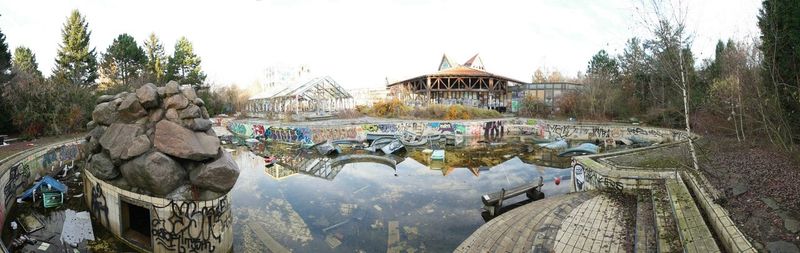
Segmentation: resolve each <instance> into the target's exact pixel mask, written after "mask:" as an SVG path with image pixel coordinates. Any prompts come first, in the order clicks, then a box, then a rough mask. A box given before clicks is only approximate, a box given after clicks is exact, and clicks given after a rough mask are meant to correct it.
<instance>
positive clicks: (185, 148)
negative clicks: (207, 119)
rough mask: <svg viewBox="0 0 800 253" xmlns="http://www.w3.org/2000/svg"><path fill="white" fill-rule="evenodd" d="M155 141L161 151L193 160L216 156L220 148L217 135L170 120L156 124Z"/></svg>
mask: <svg viewBox="0 0 800 253" xmlns="http://www.w3.org/2000/svg"><path fill="white" fill-rule="evenodd" d="M154 142H155V147H156V149H157V150H158V151H160V152H163V153H165V154H168V155H171V156H174V157H179V158H183V159H189V160H193V161H203V160H207V159H210V158H215V157H216V156H217V151H218V149H219V139H218V138H217V136H214V135H208V134H206V133H204V132H194V131H192V130H189V129H186V128H183V127H182V126H181V125H179V124H177V123H175V122H172V121H168V120H162V121H159V122H158V124H156V132H155V139H154Z"/></svg>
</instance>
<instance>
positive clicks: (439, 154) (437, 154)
mask: <svg viewBox="0 0 800 253" xmlns="http://www.w3.org/2000/svg"><path fill="white" fill-rule="evenodd" d="M431 160H434V161H436V160H439V161H444V149H437V150H434V151H433V152H432V153H431Z"/></svg>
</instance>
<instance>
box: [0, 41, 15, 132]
mask: <svg viewBox="0 0 800 253" xmlns="http://www.w3.org/2000/svg"><path fill="white" fill-rule="evenodd" d="M11 77H12V75H11V52H9V51H8V44H6V35H5V34H3V31H2V30H0V132H9V131H11V130H12V129H13V126H12V124H11V115H10V114H11V113H10V112H9V107H8V104H7V103H8V100H7V99H6V98H5V94H6V91H5V90H6V87H7V86H8V82H9V81H10V80H11Z"/></svg>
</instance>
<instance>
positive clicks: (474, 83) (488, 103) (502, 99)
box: [388, 54, 523, 112]
mask: <svg viewBox="0 0 800 253" xmlns="http://www.w3.org/2000/svg"><path fill="white" fill-rule="evenodd" d="M522 83H523V82H520V81H517V80H514V79H511V78H508V77H504V76H500V75H496V74H493V73H489V72H486V71H485V69H484V65H483V61H482V60H481V58H480V56H479V55H477V54H476V55H475V56H473V57H472V58H470V59H469V60H468V61H467V62H465V63H464V64H456V63H455V62H453V61H452V60H450V58H448V57H447V55H443V56H442V61H441V63H440V64H439V71H437V72H435V73H432V74H426V75H421V76H418V77H414V78H411V79H407V80H403V81H400V82H396V83H391V84H388V89H389V96H390V97H395V98H400V99H402V100H404V101H406V102H407V103H408V104H412V105H425V104H429V103H436V104H461V105H469V106H475V107H481V108H489V109H495V110H498V111H500V112H505V111H506V108H509V107H510V106H511V95H512V94H511V89H510V88H511V87H513V86H516V85H519V84H522Z"/></svg>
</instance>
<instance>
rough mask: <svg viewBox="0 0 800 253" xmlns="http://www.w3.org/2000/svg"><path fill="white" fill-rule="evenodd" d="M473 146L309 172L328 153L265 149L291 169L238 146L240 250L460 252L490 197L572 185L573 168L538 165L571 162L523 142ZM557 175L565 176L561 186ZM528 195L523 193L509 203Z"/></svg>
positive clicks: (235, 195)
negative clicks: (439, 157) (437, 158)
mask: <svg viewBox="0 0 800 253" xmlns="http://www.w3.org/2000/svg"><path fill="white" fill-rule="evenodd" d="M471 146H472V148H460V149H448V150H447V158H446V159H447V163H444V164H437V163H433V164H430V165H426V164H428V161H427V160H426V157H427V156H430V155H429V154H426V153H423V152H422V151H421V150H410V151H409V152H407V154H406V155H404V156H402V157H394V159H395V160H396V161H399V162H398V163H397V165H396V166H394V167H393V166H392V163H391V162H386V161H378V160H373V161H371V160H369V159H367V160H364V159H361V160H359V162H354V163H347V164H344V165H337V166H330V167H327V166H321V168H319V169H318V170H310V171H302V170H303V169H302V168H304V167H310V165H313V164H315V162H314V160H316V159H320V157H318V156H316V155H314V154H310V153H304V152H299V155H298V152H296V151H294V150H293V149H291V147H285V146H276V145H271V146H269V147H264V146H259V147H256V148H255V149H254V150H255V152H256V153H269V154H272V155H275V156H277V157H278V158H279V160H281V161H282V162H281V163H283V164H285V165H286V166H282V165H275V166H272V167H269V168H268V167H265V162H264V159H263V158H262V157H260V156H258V155H257V154H254V153H253V152H251V151H248V150H247V149H246V148H243V147H240V148H237V149H236V151H234V157H235V159H236V161H237V163H238V164H239V166H240V169H241V175H240V176H239V181H238V182H237V183H236V186H235V187H234V188H233V190H232V201H233V203H232V208H233V209H232V212H233V215H234V228H235V229H234V231H235V232H234V233H235V234H234V238H235V241H234V251H236V252H245V251H248V252H250V251H257V252H264V251H265V250H264V249H265V248H268V247H281V246H283V247H286V248H290V249H293V250H294V251H295V252H384V251H387V249H389V248H392V249H398V250H411V249H413V250H414V251H417V252H421V251H422V252H443V251H452V250H453V249H455V248H456V247H457V246H458V245H459V244H460V243H461V242H462V241H463V240H464V239H466V238H467V237H468V236H469V235H470V234H471V233H472V232H474V231H475V230H476V229H477V228H478V227H480V226H481V225H482V224H484V223H485V221H484V218H483V217H482V216H481V210H482V207H483V204H482V202H481V200H480V196H481V195H483V194H487V193H490V192H495V191H499V190H500V189H501V188H506V189H508V188H511V187H514V186H517V185H520V184H523V183H528V182H532V181H533V180H534V179H537V178H538V177H539V176H542V177H543V178H544V179H545V182H544V187H543V189H542V190H543V192H544V193H545V194H546V196H548V197H552V196H556V195H560V194H564V193H567V192H569V191H570V188H569V185H570V179H569V177H570V170H568V169H558V168H551V167H546V166H541V165H536V164H534V162H536V163H540V164H545V161H549V162H550V163H547V164H559V165H560V166H564V164H565V163H566V164H567V166H568V161H569V160H568V159H552V157H553V154H552V153H548V152H541V151H533V152H531V148H530V146H529V145H525V144H521V143H509V144H507V145H495V146H490V145H478V144H473V145H471ZM323 159H324V158H323ZM543 160H544V161H543ZM554 160H555V161H554ZM526 161H527V162H526ZM553 162H554V163H553ZM292 166H295V167H296V168H301V169H299V170H300V171H298V169H296V168H292ZM567 166H564V167H567ZM554 177H561V179H562V181H561V184H560V185H555V183H554V182H553V179H554ZM525 199H526V197H525V195H524V194H523V195H521V196H517V197H515V198H513V199H510V200H507V201H506V203H515V202H518V201H523V200H525Z"/></svg>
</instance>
